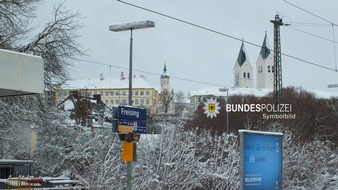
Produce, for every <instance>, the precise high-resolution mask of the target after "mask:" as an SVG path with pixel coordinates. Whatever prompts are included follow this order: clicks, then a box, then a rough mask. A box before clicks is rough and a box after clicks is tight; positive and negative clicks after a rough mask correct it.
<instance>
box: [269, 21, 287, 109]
mask: <svg viewBox="0 0 338 190" xmlns="http://www.w3.org/2000/svg"><path fill="white" fill-rule="evenodd" d="M270 22H272V23H273V25H274V33H273V36H274V45H273V47H274V50H273V51H274V85H273V87H274V88H273V92H274V97H275V104H276V105H277V104H279V103H281V101H282V95H283V91H282V89H283V83H282V56H281V43H280V26H282V25H284V24H283V21H282V19H281V18H279V15H276V16H275V20H271V21H270Z"/></svg>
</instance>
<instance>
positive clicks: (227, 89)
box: [219, 87, 230, 134]
mask: <svg viewBox="0 0 338 190" xmlns="http://www.w3.org/2000/svg"><path fill="white" fill-rule="evenodd" d="M219 91H220V92H225V91H226V92H227V104H229V103H230V101H229V88H227V87H224V88H220V89H219ZM225 111H226V112H227V131H226V132H227V134H229V112H228V111H227V109H226V108H225Z"/></svg>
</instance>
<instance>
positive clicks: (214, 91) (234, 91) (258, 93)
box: [190, 87, 338, 99]
mask: <svg viewBox="0 0 338 190" xmlns="http://www.w3.org/2000/svg"><path fill="white" fill-rule="evenodd" d="M220 88H224V87H203V88H201V89H200V90H198V91H190V96H206V95H214V96H226V95H227V92H226V91H225V92H220V91H219V89H220ZM304 90H306V89H304ZM306 91H307V92H310V93H313V94H314V95H315V96H316V98H322V99H330V98H332V97H338V92H330V91H325V90H306ZM271 92H273V89H267V88H263V89H257V88H229V96H233V95H252V96H255V97H263V96H266V95H267V94H269V93H271Z"/></svg>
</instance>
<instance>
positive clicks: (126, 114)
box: [113, 106, 147, 121]
mask: <svg viewBox="0 0 338 190" xmlns="http://www.w3.org/2000/svg"><path fill="white" fill-rule="evenodd" d="M113 116H114V119H129V120H136V121H146V120H147V110H146V109H142V108H134V107H127V106H118V107H114V115H113Z"/></svg>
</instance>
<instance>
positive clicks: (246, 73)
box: [234, 41, 253, 88]
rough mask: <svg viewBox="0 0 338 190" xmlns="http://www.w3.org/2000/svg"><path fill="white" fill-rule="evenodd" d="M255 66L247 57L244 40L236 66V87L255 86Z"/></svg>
mask: <svg viewBox="0 0 338 190" xmlns="http://www.w3.org/2000/svg"><path fill="white" fill-rule="evenodd" d="M252 74H253V67H252V66H251V64H250V62H249V59H248V58H247V55H246V52H245V48H244V42H243V41H242V46H241V49H240V50H239V54H238V58H237V61H236V63H235V66H234V75H235V81H234V82H235V84H234V86H235V87H236V88H253V75H252Z"/></svg>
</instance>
